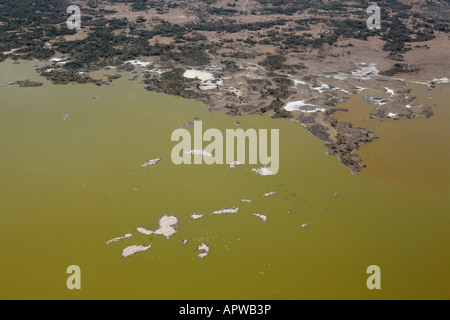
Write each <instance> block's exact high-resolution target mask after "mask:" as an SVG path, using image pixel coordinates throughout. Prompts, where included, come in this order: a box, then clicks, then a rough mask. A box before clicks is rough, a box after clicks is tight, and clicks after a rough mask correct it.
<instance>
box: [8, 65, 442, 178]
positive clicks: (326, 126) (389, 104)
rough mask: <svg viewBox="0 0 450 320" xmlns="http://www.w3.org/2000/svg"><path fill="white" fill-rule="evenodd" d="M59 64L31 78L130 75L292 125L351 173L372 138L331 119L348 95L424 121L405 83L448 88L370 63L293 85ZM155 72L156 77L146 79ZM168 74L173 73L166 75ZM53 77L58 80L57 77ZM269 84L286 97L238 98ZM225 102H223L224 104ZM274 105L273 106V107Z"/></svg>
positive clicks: (378, 110) (219, 69)
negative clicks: (389, 72) (383, 71)
mask: <svg viewBox="0 0 450 320" xmlns="http://www.w3.org/2000/svg"><path fill="white" fill-rule="evenodd" d="M66 59H67V58H52V59H50V60H47V61H42V62H43V63H46V64H49V65H45V66H43V67H41V68H37V69H36V71H37V72H40V76H42V77H45V78H47V80H49V81H50V82H52V83H53V84H55V83H60V84H69V83H73V82H75V83H79V84H86V83H92V84H95V85H97V86H101V85H111V83H112V82H113V80H115V79H118V78H120V77H122V73H124V72H126V73H128V74H129V75H130V76H131V75H134V76H133V78H132V79H129V80H136V79H141V80H143V83H144V85H145V84H147V85H149V86H147V87H145V89H146V90H148V91H155V92H160V93H165V94H171V95H175V96H181V97H184V98H188V99H192V100H197V101H200V102H203V103H204V104H206V105H207V107H208V109H209V110H210V111H225V113H226V114H227V115H230V116H234V115H251V114H255V113H263V114H266V115H267V116H269V117H271V118H291V119H293V120H294V121H296V122H298V123H299V124H301V125H302V126H303V127H305V128H306V129H307V130H309V131H310V132H311V134H312V135H313V136H315V137H316V138H318V139H319V140H321V141H322V142H323V143H324V146H325V147H326V148H327V154H328V155H332V156H337V157H338V158H339V159H340V162H341V163H342V164H343V165H344V166H345V167H347V168H349V169H350V170H351V173H352V174H356V173H358V172H361V171H362V170H363V169H364V168H365V165H364V164H363V159H362V158H361V157H360V156H359V155H358V154H357V151H358V150H359V149H360V147H361V145H362V144H364V143H370V142H372V141H373V140H374V139H378V137H376V135H375V133H374V132H371V131H369V130H367V129H364V128H353V125H352V124H351V123H349V122H342V121H338V120H336V119H335V118H334V117H333V114H334V113H335V112H346V111H348V110H347V109H345V108H340V107H338V105H339V104H340V103H342V102H345V101H346V100H348V99H349V97H351V96H354V95H356V94H363V93H365V92H367V90H369V91H372V92H374V93H376V94H378V95H383V94H384V95H385V97H384V98H376V97H372V96H370V95H368V96H367V97H368V100H367V99H366V102H368V103H371V104H373V105H374V110H373V112H372V113H370V115H369V117H368V119H375V118H379V119H393V120H397V119H399V118H407V119H410V118H416V117H422V118H429V117H431V116H432V115H433V112H432V108H431V107H430V106H428V105H419V106H413V104H414V102H415V101H416V97H409V96H408V93H410V89H408V88H407V87H408V84H409V83H413V84H419V85H426V86H428V87H429V89H430V90H432V89H433V88H434V87H435V86H436V85H439V84H448V83H449V82H448V78H447V77H441V78H437V77H434V78H433V79H431V80H420V79H419V80H418V79H417V75H415V76H414V77H408V74H405V75H406V77H403V78H398V77H396V78H392V77H388V76H383V75H380V72H379V71H378V69H377V68H376V66H377V64H376V63H371V62H370V63H359V64H355V65H354V67H356V68H357V67H358V66H359V69H358V68H357V69H356V70H352V69H349V70H347V71H343V72H341V73H336V72H334V71H329V72H328V73H326V72H323V73H322V74H321V75H312V76H304V77H303V80H299V79H297V78H294V75H288V76H286V75H282V74H278V73H276V74H275V75H274V74H273V72H270V71H268V70H266V69H265V68H263V67H262V66H257V67H256V69H255V67H254V65H250V67H247V68H241V69H239V70H238V71H234V72H228V73H227V72H224V67H223V66H220V63H219V62H217V61H216V62H214V61H213V62H211V63H210V64H209V65H206V66H202V67H184V66H181V65H177V66H175V67H174V68H171V69H168V68H164V67H163V66H162V65H160V64H158V63H157V62H151V61H147V62H144V61H140V60H133V61H127V62H125V63H123V64H121V65H117V66H108V67H105V68H102V69H99V68H93V69H92V70H86V71H83V72H78V73H76V75H75V76H74V72H72V73H70V72H69V73H66V71H65V70H64V65H61V64H60V65H55V64H57V63H60V62H61V61H64V60H66ZM26 61H28V60H26ZM19 63H20V62H19ZM242 65H245V64H242ZM146 68H151V70H150V71H149V70H147V69H146ZM155 69H157V70H163V71H158V72H153V71H154V70H155ZM48 70H51V71H48ZM174 70H180V71H179V72H178V73H177V74H173V71H174ZM102 72H108V74H107V75H106V79H107V80H106V81H105V79H103V80H101V79H98V78H92V77H91V75H92V74H95V75H96V74H100V75H101V74H102ZM55 74H57V75H58V76H57V77H56V78H55ZM167 75H171V77H167ZM296 77H298V75H297V76H296ZM408 78H413V79H414V80H409V79H408ZM55 79H56V80H55ZM319 79H320V80H319ZM215 80H217V82H216V84H215V88H211V87H206V88H205V82H208V85H209V86H210V85H211V81H215ZM239 80H242V82H243V81H246V82H247V87H246V86H244V87H242V82H241V89H240V90H239V92H240V94H236V90H237V89H236V88H234V87H238V86H237V85H236V81H239ZM55 81H56V82H55ZM174 82H176V83H182V84H183V85H184V90H182V92H167V90H165V86H164V85H170V84H173V83H174ZM268 82H272V85H273V82H275V85H277V86H278V89H281V90H285V91H286V92H287V94H285V98H283V99H280V98H276V99H275V100H272V101H271V102H270V103H269V101H270V98H267V97H263V98H261V97H256V98H255V96H254V95H252V94H250V93H249V92H248V91H247V92H245V90H249V87H251V86H252V85H256V86H257V87H260V86H263V87H267V85H268ZM161 83H162V85H161ZM9 84H18V85H19V86H20V87H36V86H40V85H42V83H40V82H36V81H30V80H25V81H15V82H12V83H8V85H9ZM232 85H234V87H233V86H232ZM361 85H363V86H361ZM230 90H231V91H230ZM243 91H244V92H243ZM185 93H188V94H185ZM224 95H228V96H229V97H227V98H226V99H223V96H224ZM297 97H299V98H300V99H298V98H297ZM236 99H237V100H242V99H244V100H245V99H246V100H247V103H245V104H242V103H241V104H240V105H239V104H237V105H236V104H235V105H230V103H232V102H236V101H235V100H236ZM274 101H276V102H278V103H277V104H275V105H274ZM226 103H228V104H226Z"/></svg>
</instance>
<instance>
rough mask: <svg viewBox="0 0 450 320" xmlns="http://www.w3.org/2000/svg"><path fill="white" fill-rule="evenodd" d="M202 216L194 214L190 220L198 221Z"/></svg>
mask: <svg viewBox="0 0 450 320" xmlns="http://www.w3.org/2000/svg"><path fill="white" fill-rule="evenodd" d="M203 216H204V214H196V213H193V214H191V218H192V219H194V220H197V219H200V218H201V217H203Z"/></svg>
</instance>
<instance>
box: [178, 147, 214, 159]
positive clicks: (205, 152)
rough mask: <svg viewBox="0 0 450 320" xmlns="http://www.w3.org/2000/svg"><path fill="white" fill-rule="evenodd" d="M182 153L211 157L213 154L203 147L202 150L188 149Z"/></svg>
mask: <svg viewBox="0 0 450 320" xmlns="http://www.w3.org/2000/svg"><path fill="white" fill-rule="evenodd" d="M184 153H186V154H192V155H194V156H202V157H212V156H213V155H212V154H211V153H209V152H208V151H206V150H204V149H203V150H197V149H194V150H188V151H185V152H184Z"/></svg>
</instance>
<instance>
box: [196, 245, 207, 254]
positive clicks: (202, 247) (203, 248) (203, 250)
mask: <svg viewBox="0 0 450 320" xmlns="http://www.w3.org/2000/svg"><path fill="white" fill-rule="evenodd" d="M196 250H198V251H200V253H198V254H197V256H198V257H199V258H204V257H206V256H207V255H208V254H209V247H208V246H207V245H206V244H205V243H202V244H201V245H200V246H198V248H197V249H196Z"/></svg>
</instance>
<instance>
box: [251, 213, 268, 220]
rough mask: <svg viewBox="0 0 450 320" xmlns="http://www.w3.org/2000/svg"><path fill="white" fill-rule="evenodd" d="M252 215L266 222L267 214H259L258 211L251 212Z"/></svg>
mask: <svg viewBox="0 0 450 320" xmlns="http://www.w3.org/2000/svg"><path fill="white" fill-rule="evenodd" d="M252 216H255V217H258V218H260V219H261V220H262V222H266V220H267V216H265V215H263V214H259V213H252Z"/></svg>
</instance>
